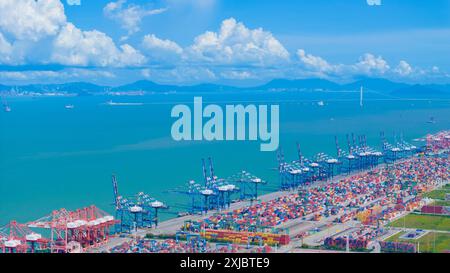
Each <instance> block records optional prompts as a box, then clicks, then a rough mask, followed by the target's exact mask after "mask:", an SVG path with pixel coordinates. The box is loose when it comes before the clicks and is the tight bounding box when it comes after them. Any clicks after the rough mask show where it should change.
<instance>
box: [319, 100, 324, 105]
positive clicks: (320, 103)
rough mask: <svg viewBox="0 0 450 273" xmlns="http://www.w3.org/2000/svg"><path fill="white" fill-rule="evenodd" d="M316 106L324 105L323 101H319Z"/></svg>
mask: <svg viewBox="0 0 450 273" xmlns="http://www.w3.org/2000/svg"><path fill="white" fill-rule="evenodd" d="M317 105H319V106H324V105H325V103H324V102H323V100H321V101H319V102H317Z"/></svg>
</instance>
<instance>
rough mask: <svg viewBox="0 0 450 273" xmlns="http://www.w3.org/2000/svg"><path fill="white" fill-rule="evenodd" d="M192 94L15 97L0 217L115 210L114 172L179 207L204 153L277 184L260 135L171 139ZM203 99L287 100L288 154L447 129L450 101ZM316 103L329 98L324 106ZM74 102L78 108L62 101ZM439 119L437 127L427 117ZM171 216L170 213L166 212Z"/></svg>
mask: <svg viewBox="0 0 450 273" xmlns="http://www.w3.org/2000/svg"><path fill="white" fill-rule="evenodd" d="M193 96H194V95H193V94H171V95H162V94H160V95H150V96H145V97H115V98H113V99H114V101H117V102H143V103H145V104H144V105H142V106H108V105H105V104H103V103H104V102H106V101H107V100H109V99H110V98H108V97H74V98H67V97H66V98H11V99H9V104H10V106H11V107H12V110H13V111H12V112H10V113H6V112H3V111H1V112H0V224H4V223H6V222H7V221H9V220H11V219H16V220H19V221H29V220H34V219H37V218H39V217H41V216H44V215H47V214H49V213H50V212H51V211H52V210H54V209H58V208H62V207H65V208H67V209H75V208H78V207H82V206H87V205H91V204H95V205H97V206H98V207H100V208H102V209H104V210H106V211H109V212H111V211H112V206H111V203H112V187H111V179H110V176H111V174H112V173H113V172H114V173H116V174H117V175H118V179H119V191H120V193H121V194H123V195H132V194H134V193H136V192H139V191H145V192H147V193H149V194H151V195H153V196H155V197H156V198H158V199H161V200H162V201H165V202H167V203H168V204H169V205H171V206H172V208H173V209H178V210H179V206H178V205H179V204H181V203H183V198H182V197H181V196H180V195H177V194H174V193H168V192H167V190H169V189H172V188H174V187H176V186H179V185H182V184H184V183H186V182H187V181H188V180H190V179H194V180H196V181H199V182H200V181H201V158H207V157H209V156H211V157H213V159H214V163H215V170H216V174H217V175H218V176H219V177H227V176H230V175H232V174H234V173H236V172H238V171H240V170H247V171H250V172H251V173H254V174H255V175H258V176H260V177H262V178H263V179H265V180H267V181H268V182H269V185H270V186H271V188H275V187H276V186H278V180H277V174H276V172H275V171H274V170H273V168H274V167H276V164H277V163H276V156H275V153H274V152H260V151H259V142H210V143H207V142H180V143H177V142H175V141H173V140H171V136H170V128H171V125H172V122H173V121H174V119H172V118H171V117H170V110H171V108H172V106H173V105H174V104H176V103H180V102H186V103H190V104H192V101H193ZM202 96H203V101H204V103H205V104H206V103H218V104H224V103H237V102H242V103H243V104H247V103H264V104H267V103H275V104H279V105H280V138H281V140H280V143H281V146H282V148H283V150H284V152H285V156H286V159H288V160H293V159H295V155H296V147H295V143H296V141H299V142H300V144H301V146H302V149H303V151H304V154H305V155H307V156H312V155H314V154H315V153H317V152H319V151H323V152H327V153H329V154H331V155H333V156H334V155H335V154H336V150H335V145H334V136H335V135H337V136H338V137H339V141H340V144H341V146H343V147H346V140H345V134H347V133H352V132H353V133H355V134H366V135H367V140H368V143H369V144H370V145H372V146H374V147H376V148H379V146H380V145H379V143H380V141H379V132H380V131H384V132H385V133H386V136H387V137H388V138H391V139H392V138H393V134H394V133H397V134H399V133H403V135H404V138H405V139H406V140H412V139H414V138H417V137H421V136H423V135H425V134H426V133H428V132H436V131H438V130H441V129H450V101H449V100H431V101H429V100H386V99H383V98H381V97H376V96H370V95H368V96H367V99H366V101H365V105H364V107H363V108H362V109H361V108H360V107H359V102H358V98H359V95H358V94H357V93H340V94H337V93H292V92H291V93H260V92H245V93H227V94H202ZM317 100H324V102H325V106H323V107H319V106H318V105H317V103H316V101H317ZM66 104H74V105H75V109H73V110H68V109H65V108H64V105H66ZM430 116H433V117H434V118H435V120H436V123H435V124H430V123H427V122H426V121H427V120H428V119H429V118H430ZM170 216H173V215H169V214H166V215H164V217H170Z"/></svg>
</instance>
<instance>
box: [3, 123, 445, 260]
mask: <svg viewBox="0 0 450 273" xmlns="http://www.w3.org/2000/svg"><path fill="white" fill-rule="evenodd" d="M380 138H381V151H378V150H376V149H374V148H372V147H369V146H368V145H367V141H366V137H365V136H364V135H362V136H358V141H357V140H356V137H355V136H354V135H353V134H352V135H351V136H347V146H348V149H347V150H343V149H342V148H341V146H340V145H339V143H338V139H337V138H335V143H336V151H337V153H336V154H337V156H336V157H331V156H329V155H327V154H325V153H319V154H317V155H316V156H314V157H313V159H308V158H306V157H305V156H303V154H302V152H301V150H300V146H299V145H298V144H297V153H298V159H297V160H294V161H292V162H286V161H285V159H284V155H283V152H282V150H281V149H280V150H279V151H278V152H277V159H278V173H279V176H280V188H281V189H282V190H289V189H296V188H298V187H301V186H303V185H306V184H309V183H312V182H315V181H325V180H328V179H331V178H333V176H335V175H337V174H349V173H351V172H354V171H360V170H367V169H371V168H374V167H375V166H377V165H378V164H380V163H388V164H389V163H393V162H395V161H397V160H400V159H403V158H406V157H410V156H413V155H415V154H417V153H420V152H426V153H428V154H433V153H435V152H436V151H441V152H442V151H446V153H444V156H448V151H449V149H450V131H442V132H439V133H437V134H434V135H427V136H426V137H425V138H423V139H419V140H421V141H422V143H424V144H423V145H419V146H415V145H412V144H409V143H407V142H406V141H404V140H403V138H402V137H400V139H399V140H398V141H397V140H396V141H395V142H394V144H391V143H389V142H388V141H387V140H386V138H385V136H384V134H383V133H381V134H380ZM436 156H439V154H436ZM202 175H203V183H197V182H195V181H189V182H188V183H187V185H184V186H182V187H179V188H176V189H173V190H170V191H169V192H171V193H178V194H183V195H186V196H187V199H186V200H187V204H186V205H185V206H184V207H183V209H186V210H187V212H186V214H201V213H206V212H208V211H210V210H223V209H227V208H229V207H230V205H231V203H232V202H233V201H236V200H250V201H255V200H257V199H258V193H259V190H260V189H261V186H263V185H266V184H267V182H266V181H264V180H262V179H261V178H259V177H257V176H255V175H252V174H251V173H249V172H247V171H241V172H239V173H237V174H235V175H232V176H230V177H227V178H219V177H217V176H216V175H215V171H214V166H213V161H212V159H211V158H208V160H207V161H206V160H204V159H202ZM112 186H113V196H114V203H113V206H114V210H115V216H112V215H110V214H108V213H107V212H105V211H103V210H101V209H99V208H97V207H96V206H90V207H86V208H82V209H77V210H74V211H69V210H66V209H60V210H55V211H53V212H52V213H51V214H50V215H47V216H45V217H42V218H40V219H38V220H35V221H31V222H28V223H26V224H20V223H18V222H16V221H11V222H10V223H8V224H7V225H5V226H3V227H1V228H0V251H1V252H3V253H14V252H38V251H46V252H52V253H55V252H56V253H61V252H83V251H85V250H86V249H88V248H91V247H96V246H99V245H101V244H104V243H105V242H107V241H108V239H109V238H110V236H111V235H112V234H113V233H116V234H120V233H131V232H133V231H136V230H137V229H139V228H152V227H155V228H156V227H157V226H158V217H159V216H158V213H159V211H160V210H164V211H165V213H176V212H173V211H172V210H169V207H168V206H167V205H166V204H165V203H163V202H161V201H159V200H157V199H155V198H153V197H151V196H150V195H149V194H146V193H144V192H140V193H138V194H136V195H133V196H130V197H124V196H122V195H120V194H119V190H118V181H117V177H116V175H113V176H112ZM179 216H180V215H179Z"/></svg>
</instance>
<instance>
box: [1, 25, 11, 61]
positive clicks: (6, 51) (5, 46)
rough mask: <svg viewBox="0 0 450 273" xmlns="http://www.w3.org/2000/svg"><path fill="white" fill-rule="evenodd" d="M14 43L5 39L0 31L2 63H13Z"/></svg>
mask: <svg viewBox="0 0 450 273" xmlns="http://www.w3.org/2000/svg"><path fill="white" fill-rule="evenodd" d="M12 51H13V47H12V45H11V44H10V43H9V42H8V41H7V40H6V39H5V37H4V36H3V34H2V33H1V32H0V63H7V64H9V63H11V62H12Z"/></svg>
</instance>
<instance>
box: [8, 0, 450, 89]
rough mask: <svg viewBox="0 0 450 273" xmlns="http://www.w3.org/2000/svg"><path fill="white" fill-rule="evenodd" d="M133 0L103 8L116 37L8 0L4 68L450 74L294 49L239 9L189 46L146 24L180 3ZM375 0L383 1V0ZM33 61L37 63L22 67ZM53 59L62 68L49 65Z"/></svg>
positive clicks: (260, 76)
mask: <svg viewBox="0 0 450 273" xmlns="http://www.w3.org/2000/svg"><path fill="white" fill-rule="evenodd" d="M129 2H130V1H127V0H118V1H113V2H109V3H107V4H106V6H104V7H103V15H104V16H105V17H106V18H108V19H110V20H113V21H115V22H117V23H118V24H119V25H120V27H121V28H122V29H124V31H125V32H126V33H125V36H122V37H120V39H114V38H113V36H110V35H109V34H108V33H106V32H104V31H100V30H97V29H83V28H82V27H79V26H77V25H76V24H75V23H74V22H71V21H70V20H69V19H68V16H67V14H66V10H65V6H64V4H63V2H61V1H60V0H47V1H43V0H38V1H36V0H3V1H1V2H0V66H2V67H4V68H3V69H2V71H0V83H1V82H24V83H26V82H27V81H39V80H41V81H43V82H45V81H46V80H51V79H53V78H55V79H57V78H58V77H57V75H58V74H60V75H61V77H59V78H60V79H61V80H66V81H76V80H88V81H89V80H92V81H96V80H98V79H99V78H103V80H105V81H109V80H111V79H118V78H120V77H121V75H132V77H131V78H133V79H149V80H154V81H157V82H174V83H191V82H222V81H225V82H227V81H255V82H258V81H259V82H261V81H267V80H270V79H273V78H308V77H319V78H325V79H332V80H349V79H352V78H355V77H360V76H368V77H384V78H389V79H394V80H402V81H422V80H423V81H426V80H430V79H440V80H444V81H445V80H446V79H450V77H449V75H448V74H447V73H446V72H445V71H443V70H442V69H440V68H439V67H438V66H435V65H433V66H432V67H430V68H422V67H418V66H415V65H413V64H412V62H411V61H408V60H406V59H403V58H401V59H400V60H399V61H398V60H397V61H396V62H390V61H389V60H387V59H385V57H383V56H382V55H381V54H377V52H366V53H364V54H358V55H355V56H353V62H348V63H344V62H331V61H329V60H327V59H326V58H324V57H322V56H319V55H315V54H314V52H309V51H308V50H306V49H305V48H297V49H295V50H294V51H292V50H288V49H287V47H286V46H285V45H284V44H283V43H282V42H281V41H280V40H279V39H277V37H276V35H275V34H274V33H272V32H271V31H269V30H267V29H265V28H262V27H256V28H255V27H249V26H247V25H246V24H245V22H243V21H240V20H237V19H236V18H234V17H228V18H225V19H223V20H222V21H221V23H220V25H219V26H217V27H216V28H215V29H213V30H205V31H204V32H203V33H199V34H197V35H196V36H195V37H194V38H193V39H192V40H191V42H190V43H189V44H188V45H184V46H183V45H181V43H178V42H177V41H173V40H170V39H167V38H166V37H160V36H159V35H157V34H156V33H151V32H146V31H144V30H142V29H141V24H142V20H143V19H144V17H147V16H153V15H158V14H163V13H167V12H170V10H171V7H173V5H172V6H167V7H166V6H164V5H161V7H159V6H158V7H156V6H144V5H139V4H135V3H129ZM369 2H370V3H369ZM67 4H68V5H69V6H72V5H81V2H80V1H73V0H72V1H67ZM367 4H369V5H381V1H367ZM131 36H133V39H130V37H131ZM27 66H32V67H33V69H32V70H27V69H20V68H21V67H27ZM51 66H58V67H59V69H58V70H52V69H49V68H48V67H51ZM16 68H19V69H16ZM118 81H120V79H119V80H118Z"/></svg>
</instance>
